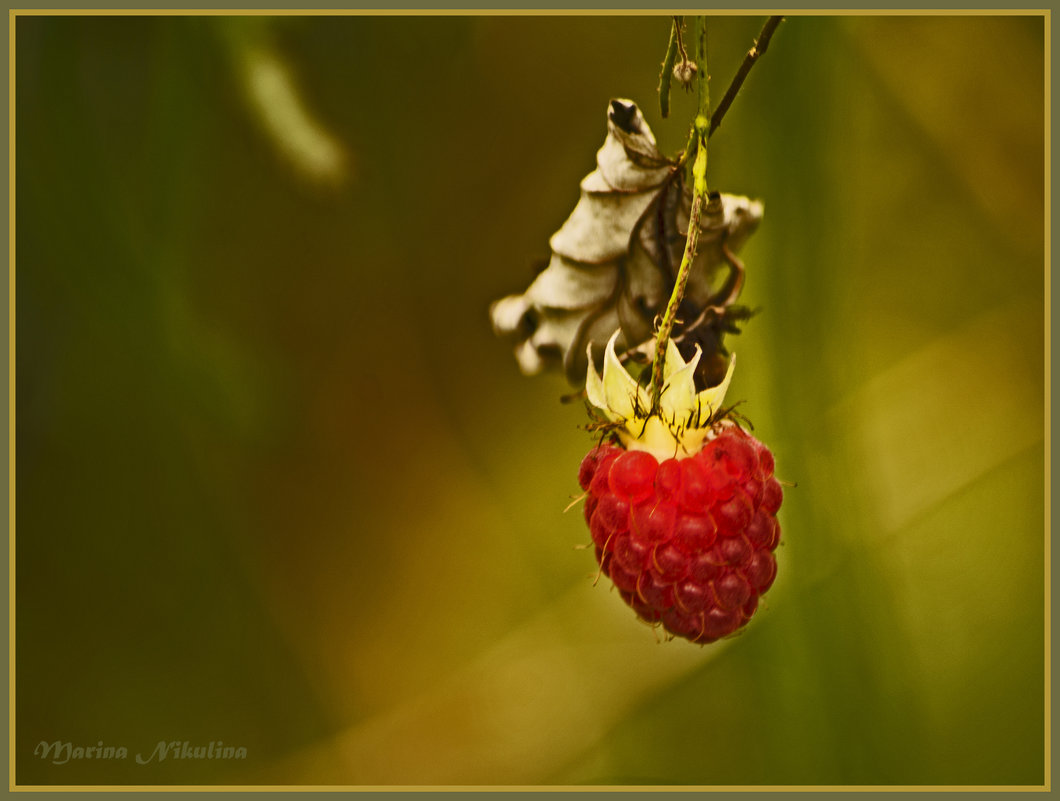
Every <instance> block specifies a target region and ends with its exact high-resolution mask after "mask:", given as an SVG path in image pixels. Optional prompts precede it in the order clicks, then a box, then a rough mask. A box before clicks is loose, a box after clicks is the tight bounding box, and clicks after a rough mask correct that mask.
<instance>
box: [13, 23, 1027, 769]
mask: <svg viewBox="0 0 1060 801" xmlns="http://www.w3.org/2000/svg"><path fill="white" fill-rule="evenodd" d="M763 21H764V18H762V17H741V16H730V17H717V18H711V20H710V23H709V37H710V64H711V75H712V87H713V92H714V93H715V96H716V97H720V94H721V92H722V91H723V90H724V88H725V87H726V86H727V85H728V82H729V79H730V77H731V76H732V74H733V73H734V72H735V70H736V68H737V66H738V64H739V62H740V60H741V58H742V56H743V54H744V53H745V52H746V50H747V48H748V47H749V46H750V45H751V42H752V40H753V38H754V37H755V35H756V34H757V32H758V30H759V29H760V27H761V24H762V22H763ZM668 25H669V21H668V18H666V17H662V16H658V17H650V16H617V17H612V16H588V17H582V16H563V17H548V16H535V17H519V16H479V17H476V16H464V17H429V18H420V17H337V18H331V17H282V18H269V17H241V18H223V17H203V18H180V17H150V18H136V17H118V18H111V17H72V18H63V17H30V16H20V17H18V18H17V21H16V38H15V44H16V64H15V66H16V86H15V88H16V92H17V95H16V97H17V102H16V112H17V117H16V129H15V130H16V163H15V166H16V179H17V185H16V191H17V211H16V237H17V271H16V280H17V283H16V315H17V362H16V365H17V395H16V399H17V412H16V435H17V542H16V553H17V562H16V565H17V584H16V588H17V629H16V645H17V685H16V686H17V697H16V702H17V703H16V711H17V720H16V723H17V730H16V743H15V746H16V767H17V774H16V780H17V782H18V783H19V784H64V783H136V784H169V783H176V784H198V783H206V784H214V783H277V784H289V783H296V784H318V783H327V784H360V785H404V784H424V783H425V784H431V785H439V784H523V785H525V784H530V785H544V784H564V785H567V784H575V785H577V784H642V783H647V784H696V785H751V784H773V785H776V784H804V783H810V784H935V783H941V784H948V785H949V784H1041V783H1042V782H1043V781H1044V770H1045V758H1044V756H1045V744H1044V737H1045V731H1044V721H1045V706H1044V692H1045V683H1044V662H1045V651H1044V632H1045V620H1044V608H1045V589H1044V584H1045V576H1046V562H1045V556H1044V548H1045V533H1046V532H1045V492H1044V483H1045V458H1046V449H1045V437H1044V429H1045V419H1046V417H1045V415H1046V410H1045V408H1044V402H1043V398H1044V393H1045V382H1044V372H1045V371H1044V363H1045V354H1044V344H1043V343H1044V338H1045V336H1044V335H1045V329H1044V321H1045V289H1044V287H1045V271H1044V268H1043V265H1044V184H1045V181H1044V176H1045V171H1044V125H1045V121H1044V116H1043V108H1044V100H1045V88H1044V73H1045V63H1044V52H1045V47H1044V25H1043V19H1042V17H1041V16H1038V17H1034V16H1029V17H1028V16H1023V17H991V16H962V17H945V16H917V17H901V16H876V17H871V16H865V17H862V16H839V17H823V16H795V17H790V18H789V19H787V20H786V21H785V22H784V23H783V24H782V25H781V27H780V29H779V31H778V32H777V34H776V36H775V37H774V39H773V42H772V44H771V46H770V49H769V51H768V53H767V54H766V56H765V57H764V58H763V59H762V60H761V62H760V63H759V64H758V65H757V66H756V67H755V69H754V70H753V71H752V73H751V76H750V79H749V80H748V83H747V84H746V86H745V89H744V91H743V93H742V94H741V96H740V97H739V98H738V99H737V101H736V103H735V104H734V106H733V108H732V109H731V110H730V112H729V114H728V116H727V117H726V119H725V122H724V124H723V125H722V127H721V128H720V130H719V131H718V133H717V134H716V135H715V136H714V137H713V139H712V140H711V155H710V171H709V174H708V179H709V182H710V185H711V187H712V188H717V189H721V190H724V191H729V192H734V193H738V194H747V195H751V196H752V197H758V198H761V199H762V200H763V201H764V203H765V209H766V213H765V220H764V222H763V224H762V226H761V228H760V230H759V232H758V233H757V234H756V235H755V237H754V238H753V239H752V241H751V242H750V243H749V245H748V246H747V247H746V248H745V250H744V251H743V256H744V259H745V262H746V264H747V269H748V280H747V284H746V289H745V292H744V301H745V302H746V303H747V304H749V305H751V306H756V307H760V308H761V310H762V311H761V314H760V315H758V316H757V317H756V318H754V319H753V320H752V321H751V322H750V323H748V325H747V326H746V329H745V333H744V334H743V335H742V336H741V337H739V338H738V339H735V340H730V346H731V347H732V348H733V350H735V351H736V352H737V353H738V354H739V357H740V358H739V369H738V370H737V372H736V375H735V379H734V383H733V386H732V388H731V389H730V394H729V397H730V399H734V400H736V399H741V398H742V399H745V400H746V403H745V404H744V405H743V406H742V407H741V409H742V411H744V412H745V413H746V414H747V415H748V416H749V417H750V418H751V419H752V421H753V422H754V424H755V431H756V433H757V434H758V436H760V437H761V438H762V439H763V440H765V441H766V442H768V443H769V444H770V445H771V446H772V448H773V450H774V452H775V453H776V457H777V465H778V468H777V469H778V473H779V474H780V476H781V477H782V478H784V479H786V480H788V481H790V482H794V483H797V485H798V486H797V488H790V489H788V491H787V495H786V500H785V503H784V506H783V508H782V509H781V513H780V519H781V522H782V525H783V531H784V535H783V545H782V547H781V549H780V550H779V551H778V561H779V565H780V574H779V578H778V580H777V583H776V585H775V587H774V588H773V589H772V591H771V592H770V593H769V595H768V596H767V598H766V603H765V605H764V607H763V608H762V609H761V610H760V612H759V614H758V615H757V616H756V618H755V619H754V620H753V621H752V623H751V625H750V626H749V627H748V628H747V629H746V630H745V632H744V633H743V634H742V635H741V636H738V637H736V638H733V639H730V640H727V641H724V642H723V643H720V644H718V645H715V646H709V647H706V648H700V647H695V646H690V645H689V644H687V643H685V642H683V641H675V642H662V643H658V642H657V641H656V638H655V637H654V636H653V634H652V632H651V631H650V630H649V629H648V628H647V627H645V626H643V625H641V624H639V623H637V621H636V620H635V619H634V616H633V614H632V612H631V611H630V610H629V609H627V608H626V607H625V605H624V604H623V603H622V601H621V600H620V599H619V598H618V596H617V593H614V592H612V591H610V590H609V588H608V587H607V586H605V585H606V580H605V581H603V582H601V583H600V584H599V585H598V586H596V587H594V586H593V582H592V580H593V575H594V567H595V565H594V562H593V559H592V556H591V553H590V552H588V551H584V550H577V549H576V546H579V545H581V544H584V543H587V542H588V541H589V538H588V533H587V531H586V529H585V527H584V523H583V521H582V519H581V515H580V513H579V511H571V512H570V513H567V514H564V513H563V508H564V507H565V506H566V504H567V502H568V500H569V497H570V496H571V495H573V494H574V493H575V492H576V491H577V482H576V474H577V467H578V463H579V461H580V459H581V457H582V455H583V454H584V452H585V451H586V450H587V449H588V447H589V445H590V443H591V438H590V437H589V435H588V434H586V433H585V432H584V431H581V430H579V428H578V426H579V425H581V424H582V423H584V422H585V416H584V412H583V411H582V409H581V408H580V407H578V406H577V405H570V406H564V405H561V404H560V403H559V400H558V399H559V397H560V395H562V394H563V393H565V392H567V391H568V387H567V386H566V385H565V384H564V383H563V382H562V381H561V379H560V378H558V377H555V376H549V377H544V378H540V377H539V378H532V379H531V378H525V377H523V376H521V375H519V373H518V371H517V369H516V365H515V361H514V359H513V358H512V356H511V353H510V349H509V347H508V345H507V344H506V343H503V342H500V341H498V340H496V339H495V338H494V336H493V335H492V333H491V330H490V325H489V320H488V317H487V307H488V304H489V302H490V301H491V300H492V299H494V298H497V297H500V296H501V295H505V294H509V293H513V292H521V291H522V290H523V289H524V288H525V287H526V286H527V284H528V283H529V281H530V280H531V277H532V274H533V273H532V266H533V264H534V262H535V261H536V260H537V259H539V258H541V257H544V256H547V254H548V244H547V243H548V237H549V236H550V234H551V233H552V232H553V231H555V230H556V229H557V228H558V227H559V226H560V224H561V223H562V222H563V220H564V219H565V218H566V216H567V215H568V214H569V213H570V211H571V210H572V209H573V207H574V204H575V202H576V201H577V198H578V182H579V180H580V179H581V178H582V177H583V176H584V175H585V174H586V173H588V172H589V171H590V170H591V169H592V168H593V166H594V154H595V151H596V149H597V148H598V147H599V146H600V145H601V144H602V142H603V139H604V134H605V132H606V128H605V111H606V108H607V103H608V100H609V99H610V98H611V97H616V96H617V97H629V98H632V99H634V100H636V101H638V102H639V103H640V105H641V107H642V108H643V110H644V113H645V115H646V117H647V118H648V120H649V122H650V124H651V125H652V127H653V129H654V130H655V132H656V135H657V137H658V138H659V140H660V144H661V146H662V148H663V149H664V151H669V152H673V151H676V150H678V149H679V148H680V147H681V146H682V145H683V142H684V138H685V135H686V133H687V130H688V127H687V126H688V124H689V122H690V120H691V117H692V115H693V113H694V112H693V102H694V99H693V96H691V95H689V96H686V95H684V94H683V93H682V92H680V91H677V92H675V97H674V109H673V112H672V114H671V118H670V119H669V120H665V121H664V120H661V119H660V117H659V110H658V103H657V96H656V92H655V87H656V83H657V79H658V68H659V62H660V60H661V59H662V56H663V51H664V50H665V46H666V39H667V35H668V33H667V32H668ZM56 739H60V740H66V741H71V742H73V743H74V744H75V745H77V744H80V745H95V744H96V743H97V742H98V741H100V740H102V741H103V742H104V744H106V745H124V746H126V747H127V748H128V749H129V758H128V759H127V760H124V761H115V760H80V761H71V762H69V763H67V764H65V765H53V764H51V763H50V762H49V761H46V760H41V759H40V758H39V757H35V756H34V755H33V749H34V748H35V746H36V745H37V744H38V743H39V742H40V741H41V740H47V741H52V740H56ZM159 740H166V741H169V740H187V741H190V742H192V743H194V744H200V745H206V744H208V743H209V742H210V741H223V742H224V743H225V744H226V745H238V746H244V747H246V748H247V753H248V756H247V759H246V760H243V761H240V762H232V761H221V760H200V761H193V760H183V761H182V760H172V759H170V760H167V761H165V762H162V763H157V762H155V763H153V764H151V765H145V766H140V765H137V764H136V763H135V761H134V759H133V756H134V755H135V754H136V753H139V752H143V753H145V754H146V753H148V752H150V751H152V750H153V749H154V747H155V745H156V744H157V743H158V741H159Z"/></svg>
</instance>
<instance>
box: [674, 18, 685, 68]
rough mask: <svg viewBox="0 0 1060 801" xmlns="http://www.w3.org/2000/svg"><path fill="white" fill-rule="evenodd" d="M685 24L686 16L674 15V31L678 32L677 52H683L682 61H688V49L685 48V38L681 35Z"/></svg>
mask: <svg viewBox="0 0 1060 801" xmlns="http://www.w3.org/2000/svg"><path fill="white" fill-rule="evenodd" d="M684 25H685V23H684V17H678V16H675V17H674V31H675V32H676V33H677V52H678V53H680V54H681V60H682V61H688V51H687V50H685V39H684V37H683V36H681V29H682V28H683V27H684Z"/></svg>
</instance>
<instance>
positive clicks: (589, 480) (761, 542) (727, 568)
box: [578, 338, 783, 643]
mask: <svg viewBox="0 0 1060 801" xmlns="http://www.w3.org/2000/svg"><path fill="white" fill-rule="evenodd" d="M613 346H614V338H612V340H611V342H610V343H608V347H607V351H606V352H605V361H604V376H603V379H602V380H601V378H600V377H599V376H597V375H596V371H595V368H594V367H593V366H592V361H591V359H590V367H589V374H590V375H589V378H588V380H587V383H586V389H587V394H588V397H589V401H590V403H592V404H593V405H594V406H597V407H598V408H600V409H602V410H603V411H604V414H605V415H606V416H607V417H608V418H609V420H610V421H611V423H612V424H613V426H612V430H613V436H614V437H615V438H616V439H617V443H610V442H602V443H600V444H599V445H598V446H597V447H595V448H593V450H591V451H590V452H589V454H588V455H587V456H586V457H585V459H584V460H583V461H582V464H581V468H580V470H579V474H578V481H579V483H580V484H581V487H582V489H584V490H585V491H586V497H585V519H586V521H587V522H588V524H589V530H590V533H591V535H592V539H593V543H594V545H595V550H596V559H597V561H598V562H599V564H600V568H601V570H602V572H603V573H605V574H606V575H607V576H608V578H610V579H611V581H612V582H613V583H614V585H615V587H616V588H617V589H618V591H619V592H620V594H621V596H622V598H623V599H624V600H625V601H626V603H627V604H629V605H630V606H631V607H632V608H633V609H634V610H635V611H636V613H637V615H638V616H640V617H641V618H642V619H643V620H645V621H647V622H648V623H651V624H658V623H661V624H662V625H663V626H664V627H665V628H666V630H667V631H669V632H670V633H672V634H674V635H676V636H679V637H684V638H686V639H688V640H691V641H693V642H696V643H710V642H714V641H715V640H717V639H719V638H721V637H725V636H727V635H729V634H732V633H733V632H735V631H737V630H738V629H740V628H741V627H742V626H744V625H745V624H746V623H747V621H748V620H750V618H751V616H752V615H753V614H754V613H755V610H756V609H757V608H758V600H759V598H760V597H761V596H762V594H763V593H765V591H766V590H768V589H769V587H770V586H771V585H772V584H773V580H774V578H775V577H776V572H777V564H776V560H775V559H774V556H773V551H774V550H775V549H776V547H777V544H778V543H779V541H780V525H779V523H778V522H777V518H776V514H777V510H778V509H779V508H780V504H781V501H782V499H783V492H782V490H781V486H780V483H779V482H778V481H777V479H776V477H775V476H774V475H773V470H774V460H773V455H772V453H770V451H769V449H768V448H767V447H766V446H765V445H763V444H762V443H761V442H759V441H758V440H757V439H755V438H754V437H753V436H751V435H750V434H748V433H747V432H745V431H744V430H743V429H741V428H740V427H739V426H737V425H736V424H735V423H732V422H730V421H725V420H722V421H718V420H716V419H714V415H715V414H716V412H717V411H718V410H719V408H720V405H721V400H722V398H723V397H724V394H725V390H726V389H727V388H728V382H729V379H730V378H731V375H732V363H730V367H729V373H728V375H726V378H725V380H724V381H723V382H722V384H721V385H719V386H718V387H713V388H710V389H708V390H705V391H703V392H701V393H696V392H695V391H694V388H692V385H691V382H692V374H693V370H694V368H695V365H696V363H697V361H698V358H699V354H698V353H697V354H696V355H695V356H694V357H693V359H692V361H690V362H688V363H687V364H686V363H685V362H684V361H683V359H682V358H681V355H680V353H679V352H678V351H677V348H676V347H674V346H673V345H672V343H670V348H669V350H668V353H667V361H666V365H665V369H664V377H665V380H666V383H665V385H664V388H663V391H662V393H661V395H660V398H659V402H658V403H657V404H656V408H655V410H654V411H651V412H647V411H642V410H644V409H647V408H648V402H647V398H646V397H644V396H643V395H642V394H640V393H643V392H644V390H643V388H642V387H639V386H638V385H637V384H636V382H635V381H634V380H633V378H632V376H630V375H629V374H628V373H627V372H626V370H625V368H624V367H622V365H621V363H620V362H619V361H618V359H617V357H616V356H615V354H614V347H613ZM616 370H620V371H621V375H618V374H617V372H616ZM616 376H617V377H616ZM622 376H624V377H622ZM594 378H595V381H594V380H593V379H594Z"/></svg>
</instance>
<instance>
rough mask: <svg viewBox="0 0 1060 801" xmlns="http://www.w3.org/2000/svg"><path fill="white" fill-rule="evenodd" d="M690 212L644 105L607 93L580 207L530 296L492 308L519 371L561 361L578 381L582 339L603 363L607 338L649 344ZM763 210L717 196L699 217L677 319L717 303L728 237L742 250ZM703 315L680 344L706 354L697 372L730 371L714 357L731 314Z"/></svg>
mask: <svg viewBox="0 0 1060 801" xmlns="http://www.w3.org/2000/svg"><path fill="white" fill-rule="evenodd" d="M690 210H691V193H690V192H689V191H688V189H687V188H686V186H685V184H684V180H683V177H682V175H681V172H680V171H679V170H678V169H677V168H676V164H675V162H673V161H671V160H670V159H667V158H666V157H665V156H663V155H662V154H661V153H660V152H659V150H658V147H657V145H656V143H655V136H654V135H653V134H652V131H651V128H650V127H649V126H648V124H647V122H646V121H645V120H644V116H643V115H642V114H641V112H640V109H639V108H637V105H636V104H635V103H633V102H632V101H630V100H612V101H611V102H610V104H609V106H608V112H607V138H606V139H605V140H604V144H603V147H601V148H600V150H599V151H597V154H596V169H595V170H593V171H592V172H591V173H589V174H588V175H587V176H586V177H585V178H584V179H582V182H581V197H580V198H579V200H578V203H577V205H576V206H575V207H574V211H573V212H571V215H570V217H568V218H567V221H566V222H564V223H563V225H562V226H561V227H560V229H559V230H558V231H556V233H555V234H553V235H552V237H551V239H550V240H549V246H550V247H551V249H552V258H551V260H550V261H549V263H548V267H546V268H545V270H544V271H542V272H541V273H540V274H539V275H538V276H537V278H536V279H535V280H534V281H533V283H532V284H531V285H530V287H529V288H528V289H527V290H526V292H525V293H523V294H522V295H510V296H508V297H506V298H502V299H501V300H499V301H497V302H495V303H494V304H493V305H492V306H491V308H490V316H491V318H492V321H493V327H494V330H495V331H496V332H497V333H498V334H500V335H504V336H509V337H512V338H514V339H515V340H516V347H515V353H516V359H517V361H518V362H519V367H520V369H522V371H523V372H524V373H527V374H534V373H537V372H540V371H541V370H543V369H546V368H550V367H561V368H562V369H563V370H564V372H565V373H566V376H567V379H568V380H569V381H570V382H571V384H573V385H575V386H579V385H580V384H581V383H582V382H583V381H584V380H585V375H586V367H587V364H588V357H587V355H586V353H587V347H588V352H591V353H592V354H593V359H594V361H595V362H596V363H597V364H599V363H601V361H602V359H603V352H604V343H606V342H607V341H608V340H609V339H611V337H612V335H613V334H615V333H616V332H618V336H617V339H616V346H617V348H618V350H619V352H620V353H622V352H629V351H630V350H632V349H634V348H638V347H643V346H644V345H645V344H646V343H648V342H649V341H650V340H651V339H652V337H653V336H654V322H655V318H656V316H657V315H658V314H660V313H661V312H662V309H663V308H664V306H665V305H666V302H667V300H668V299H669V296H670V293H671V291H672V290H673V284H674V278H675V276H676V273H677V267H678V265H679V264H680V261H681V254H682V252H683V250H684V244H685V235H686V229H687V226H688V218H689V214H690ZM761 218H762V204H761V203H759V202H758V201H753V200H749V199H748V198H745V197H738V196H734V195H721V202H720V204H716V208H712V209H711V211H710V213H707V214H704V215H703V217H702V223H701V231H702V233H701V235H700V240H699V250H698V253H697V256H696V260H695V262H694V263H693V265H692V271H691V273H690V276H689V281H688V286H687V289H686V295H685V303H684V304H682V307H681V316H682V319H684V320H685V321H686V322H690V321H692V320H696V319H698V318H701V317H702V312H703V311H704V310H705V309H707V308H708V307H709V306H710V305H711V304H712V303H713V302H715V301H716V300H717V288H716V287H715V286H714V284H715V278H716V275H715V274H716V272H717V270H718V267H719V266H721V265H725V264H727V261H726V258H725V254H724V252H723V250H722V245H723V243H724V244H725V245H726V246H727V247H728V248H729V250H730V251H732V252H735V251H736V250H738V249H739V248H740V247H741V246H742V245H743V244H744V242H746V241H747V238H748V237H749V236H750V235H751V234H752V233H753V232H754V230H755V228H756V227H757V226H758V223H759V221H760V220H761ZM701 322H705V323H707V328H706V329H705V330H704V331H703V332H700V333H699V335H697V336H691V335H689V336H688V337H686V339H687V341H684V340H682V339H680V338H678V341H679V342H681V347H682V349H684V350H686V351H687V352H688V355H690V354H691V353H692V349H693V348H694V347H695V345H697V344H698V345H699V346H700V347H701V348H702V349H703V350H704V352H705V355H706V356H707V358H705V359H704V360H703V364H702V365H701V367H700V372H699V373H697V376H699V377H700V379H701V381H702V380H704V378H706V379H707V380H709V379H710V378H711V376H712V373H711V372H710V371H711V370H713V371H714V372H717V370H718V369H719V368H720V369H721V371H722V373H723V372H724V369H725V360H721V361H719V360H718V359H714V358H713V357H714V356H717V355H719V353H720V351H721V350H722V349H721V336H722V334H723V333H724V331H726V330H729V329H728V328H726V325H729V324H730V321H728V320H714V319H711V320H709V321H704V320H701ZM678 333H679V332H675V336H676V335H677V334H678ZM685 333H688V334H691V333H692V332H685ZM708 385H709V384H708Z"/></svg>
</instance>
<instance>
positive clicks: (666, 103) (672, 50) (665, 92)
mask: <svg viewBox="0 0 1060 801" xmlns="http://www.w3.org/2000/svg"><path fill="white" fill-rule="evenodd" d="M680 19H681V18H680V17H674V18H673V22H672V23H671V24H670V44H668V45H667V46H666V57H665V58H664V59H663V65H662V72H660V73H659V110H660V111H662V115H663V119H665V118H666V117H668V116H670V80H671V78H673V74H674V61H676V60H677V38H678V35H679V34H678V26H679V25H680V24H681V23H680Z"/></svg>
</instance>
